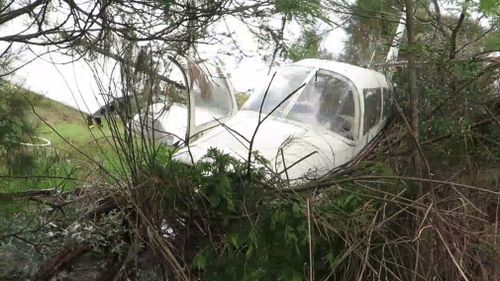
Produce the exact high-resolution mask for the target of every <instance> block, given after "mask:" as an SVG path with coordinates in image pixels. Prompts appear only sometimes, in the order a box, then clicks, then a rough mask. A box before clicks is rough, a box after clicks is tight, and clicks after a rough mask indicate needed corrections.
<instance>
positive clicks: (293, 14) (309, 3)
mask: <svg viewBox="0 0 500 281" xmlns="http://www.w3.org/2000/svg"><path fill="white" fill-rule="evenodd" d="M274 5H275V6H276V10H277V11H278V12H280V13H282V14H284V15H285V16H286V17H287V19H289V20H291V19H292V18H298V19H300V20H305V21H308V22H314V21H315V20H316V18H321V17H323V16H322V10H321V3H320V1H319V0H274Z"/></svg>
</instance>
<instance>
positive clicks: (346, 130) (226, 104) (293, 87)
mask: <svg viewBox="0 0 500 281" xmlns="http://www.w3.org/2000/svg"><path fill="white" fill-rule="evenodd" d="M403 33H404V23H403V21H402V20H401V21H400V24H399V26H398V29H397V34H396V37H395V38H394V43H393V46H392V47H391V48H390V51H389V53H388V55H387V63H391V62H395V60H396V58H397V55H398V49H399V42H400V41H401V39H402V36H403ZM177 65H179V64H177ZM182 73H183V77H184V81H185V85H186V87H185V90H182V91H181V92H182V94H183V96H182V94H181V95H180V96H181V98H179V95H178V94H176V95H175V97H174V95H173V94H172V93H171V92H170V93H169V91H167V93H166V94H165V96H166V99H165V101H163V102H158V103H154V104H151V105H150V106H149V107H147V108H145V109H144V110H143V111H142V112H141V113H139V114H137V115H136V116H135V117H134V120H133V128H134V130H135V131H136V133H138V134H142V135H143V136H144V135H147V137H152V138H154V139H156V140H158V141H159V142H161V143H165V144H168V145H176V146H180V147H181V148H180V149H179V150H178V151H177V152H176V154H175V156H174V157H175V158H176V159H178V160H180V161H183V162H186V163H196V162H197V161H199V160H200V159H201V158H202V157H203V156H204V155H205V154H206V153H207V151H208V149H209V148H211V147H213V148H218V149H219V150H221V151H223V152H224V153H228V154H230V155H233V156H234V157H236V158H239V159H241V160H244V161H248V160H250V161H254V159H255V158H254V157H253V155H252V154H251V153H249V151H258V153H259V154H260V156H262V157H263V158H264V159H266V160H267V161H268V162H267V166H268V168H269V169H272V170H273V172H274V173H276V174H279V175H280V176H281V177H282V178H283V179H287V180H290V181H295V180H299V179H304V178H307V179H312V178H317V177H320V176H323V175H325V174H327V173H328V172H329V171H332V170H333V169H335V168H338V167H341V166H343V165H347V164H349V163H350V161H352V160H353V159H354V158H355V157H356V156H357V155H359V154H360V153H361V152H362V151H363V149H364V148H366V147H367V145H368V144H369V143H370V142H371V141H372V140H373V139H374V137H375V136H376V135H377V134H378V133H379V132H380V131H381V129H382V128H383V127H384V125H385V124H386V121H387V119H388V117H389V115H390V113H391V99H392V98H391V96H392V84H391V82H390V78H391V77H386V75H384V74H382V73H381V72H377V71H374V70H371V69H367V68H362V67H359V66H354V65H350V64H346V63H341V62H336V61H331V60H319V59H305V60H301V61H298V62H295V63H292V64H289V65H286V66H283V67H281V68H280V69H278V70H277V71H276V72H275V73H274V74H273V75H272V76H271V77H270V79H269V81H266V82H265V83H263V84H262V87H261V89H260V90H258V91H257V92H255V93H254V94H252V95H251V97H250V98H249V100H248V101H247V102H246V103H245V104H244V105H243V107H242V108H241V109H240V110H237V104H236V100H235V96H234V93H233V92H232V91H231V86H230V84H229V83H228V82H227V80H226V79H225V78H224V76H223V75H222V73H221V71H220V69H219V68H217V67H214V66H213V65H210V64H208V63H200V64H194V63H188V64H187V66H186V67H185V69H184V70H182ZM389 76H390V75H389ZM177 93H178V92H177Z"/></svg>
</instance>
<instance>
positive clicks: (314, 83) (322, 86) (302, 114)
mask: <svg viewBox="0 0 500 281" xmlns="http://www.w3.org/2000/svg"><path fill="white" fill-rule="evenodd" d="M355 108H356V106H355V101H354V89H353V87H352V86H351V85H350V84H349V83H348V82H347V81H346V80H345V79H344V78H343V77H342V76H340V75H338V74H336V73H334V72H330V71H325V70H318V71H317V72H316V74H315V75H314V76H313V77H312V78H311V80H310V81H309V83H307V85H306V87H305V88H304V91H302V93H301V94H300V96H299V97H298V98H297V99H296V100H295V102H294V104H293V105H292V106H291V109H290V110H289V111H288V112H287V115H286V118H287V119H291V120H295V121H299V122H302V123H306V124H309V125H313V126H320V127H323V128H326V129H329V130H331V131H333V132H336V133H338V134H340V135H342V136H344V137H346V138H348V139H354V138H355V137H357V135H356V132H355V129H354V127H355V126H354V125H355V124H354V122H355V113H356V112H355Z"/></svg>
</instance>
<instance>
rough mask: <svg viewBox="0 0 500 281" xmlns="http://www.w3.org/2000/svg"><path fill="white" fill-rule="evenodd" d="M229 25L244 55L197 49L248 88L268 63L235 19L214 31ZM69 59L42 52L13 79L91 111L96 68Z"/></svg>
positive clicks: (329, 38)
mask: <svg viewBox="0 0 500 281" xmlns="http://www.w3.org/2000/svg"><path fill="white" fill-rule="evenodd" d="M226 23H227V24H226ZM20 25H22V23H21V22H15V23H11V24H9V25H4V26H2V28H1V29H0V33H1V34H3V35H6V34H12V33H14V32H15V30H17V29H18V28H19V26H20ZM228 26H230V27H231V30H230V31H231V32H233V34H234V35H233V38H234V39H235V41H236V42H238V45H239V48H240V49H241V51H243V53H244V54H245V55H246V56H239V55H235V53H238V52H235V50H237V48H236V47H235V46H234V44H232V43H226V44H216V45H198V46H197V48H198V52H199V53H200V56H201V57H203V58H207V59H214V58H218V59H220V60H221V61H222V62H223V64H224V66H225V70H226V72H227V73H228V74H229V75H230V77H231V83H232V85H233V87H234V88H235V90H236V91H238V92H251V91H252V90H253V89H255V88H256V87H258V86H259V85H260V84H259V83H262V82H263V81H264V80H265V78H266V76H267V73H268V71H269V64H268V63H266V62H265V61H264V60H263V59H262V58H261V56H260V55H259V51H258V48H257V47H258V44H257V39H256V38H255V37H254V36H253V35H252V33H251V32H250V31H249V30H248V29H247V28H246V26H245V25H244V24H242V23H241V22H239V21H238V20H236V19H234V18H227V19H226V22H222V21H221V22H220V23H219V24H217V25H216V26H215V27H214V29H215V31H224V32H228V31H227V29H228ZM317 27H318V29H320V30H326V29H327V28H329V27H328V26H326V25H324V24H323V25H318V26H317ZM299 34H300V27H299V26H298V25H296V24H295V25H294V24H289V25H288V27H287V29H286V30H285V39H286V40H287V41H288V42H293V41H294V40H296V39H297V38H298V36H299ZM345 38H346V35H345V32H344V30H342V29H340V28H337V29H334V30H333V31H331V32H329V33H327V35H326V36H325V39H324V40H323V42H322V47H323V48H324V49H326V50H328V51H329V52H331V53H332V54H338V53H339V52H340V51H341V50H342V48H343V41H344V40H345ZM228 42H232V41H228ZM1 46H5V45H1V44H0V47H1ZM17 48H19V47H17ZM45 51H46V49H45V48H43V47H30V48H29V49H25V50H24V51H23V52H22V53H21V54H20V55H19V56H18V57H17V64H18V65H21V64H24V63H25V62H27V61H30V60H31V59H33V58H34V56H35V54H41V53H43V52H45ZM70 60H71V58H68V57H64V56H62V55H59V54H55V53H52V54H48V55H44V56H42V57H40V58H38V59H36V60H34V61H33V62H31V63H30V64H28V65H27V66H25V67H23V68H22V69H20V70H19V71H17V72H16V74H15V76H13V77H12V80H13V81H14V82H16V83H18V84H21V85H23V86H24V87H26V88H28V89H30V90H32V91H34V92H37V93H40V94H42V95H44V96H47V97H49V98H51V99H53V100H56V101H59V102H62V103H64V104H67V105H70V106H72V107H76V108H80V110H82V111H84V112H94V111H95V110H97V109H98V108H99V107H100V106H101V105H102V103H103V101H102V99H101V98H100V96H99V89H98V87H97V85H96V77H95V71H92V70H91V68H89V66H88V65H86V64H85V63H84V62H83V61H77V62H74V63H67V62H68V61H70ZM53 62H56V64H54V63H53ZM106 72H108V73H109V71H104V72H102V73H99V74H98V76H99V78H100V79H101V80H105V79H103V76H105V75H106Z"/></svg>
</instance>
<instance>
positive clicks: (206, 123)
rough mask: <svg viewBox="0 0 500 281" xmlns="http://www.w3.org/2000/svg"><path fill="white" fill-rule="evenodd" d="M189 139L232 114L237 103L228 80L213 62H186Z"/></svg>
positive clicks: (235, 109) (217, 124)
mask: <svg viewBox="0 0 500 281" xmlns="http://www.w3.org/2000/svg"><path fill="white" fill-rule="evenodd" d="M187 76H188V80H189V82H188V83H189V114H188V115H189V117H188V118H189V128H188V134H187V135H188V143H189V140H191V139H193V138H196V137H198V136H200V135H201V134H202V133H203V132H205V131H207V130H209V129H211V128H214V127H217V126H219V125H220V123H221V122H224V121H226V120H227V119H228V118H229V117H231V116H233V115H234V114H235V113H236V112H237V110H238V106H237V104H236V98H235V96H234V93H233V92H232V91H231V89H230V86H229V83H228V81H227V79H226V77H225V76H224V74H223V73H222V70H221V68H220V67H218V66H217V65H214V64H211V63H208V62H202V63H196V64H195V63H192V62H189V63H188V68H187Z"/></svg>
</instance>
